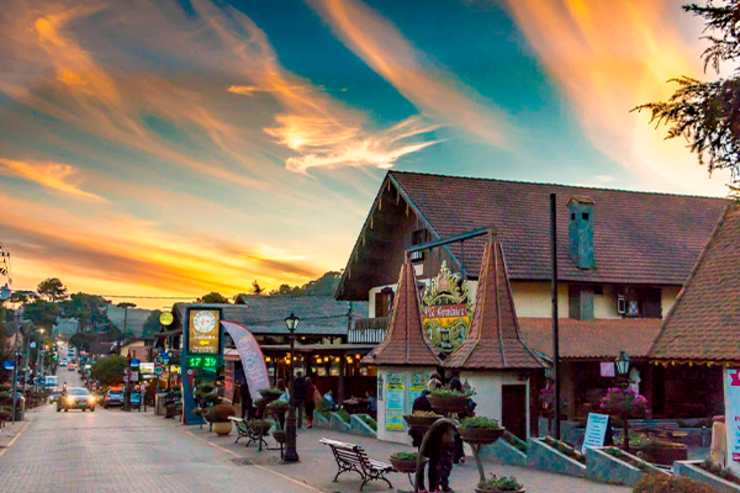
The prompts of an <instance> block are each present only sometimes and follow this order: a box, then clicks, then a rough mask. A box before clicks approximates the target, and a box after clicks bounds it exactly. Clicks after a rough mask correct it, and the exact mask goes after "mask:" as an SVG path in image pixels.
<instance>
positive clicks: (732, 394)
mask: <svg viewBox="0 0 740 493" xmlns="http://www.w3.org/2000/svg"><path fill="white" fill-rule="evenodd" d="M725 425H726V427H727V467H729V468H730V469H732V472H734V473H735V474H740V370H738V369H737V368H732V369H730V368H726V369H725Z"/></svg>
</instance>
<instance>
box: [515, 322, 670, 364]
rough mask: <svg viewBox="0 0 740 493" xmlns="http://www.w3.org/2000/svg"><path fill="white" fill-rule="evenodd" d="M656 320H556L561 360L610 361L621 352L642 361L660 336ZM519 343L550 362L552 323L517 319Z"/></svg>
mask: <svg viewBox="0 0 740 493" xmlns="http://www.w3.org/2000/svg"><path fill="white" fill-rule="evenodd" d="M660 323H661V320H660V319H659V318H641V319H615V320H574V319H571V318H561V319H559V320H558V326H559V333H560V357H561V358H582V359H594V358H596V359H612V358H616V357H617V356H619V352H620V351H624V352H625V353H627V354H628V355H629V357H630V358H644V357H646V356H647V354H648V351H649V350H650V346H651V345H652V343H653V341H654V340H655V338H656V337H657V336H658V333H659V332H660ZM519 327H520V328H521V332H522V339H524V341H525V342H526V343H527V345H528V346H529V347H530V348H532V349H534V350H536V351H538V352H540V353H542V354H544V355H546V356H547V357H549V358H552V349H553V348H552V320H551V319H549V318H520V319H519Z"/></svg>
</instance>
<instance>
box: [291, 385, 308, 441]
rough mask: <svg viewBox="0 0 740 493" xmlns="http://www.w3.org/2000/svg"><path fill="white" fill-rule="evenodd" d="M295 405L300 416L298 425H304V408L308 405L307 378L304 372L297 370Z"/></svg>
mask: <svg viewBox="0 0 740 493" xmlns="http://www.w3.org/2000/svg"><path fill="white" fill-rule="evenodd" d="M293 407H294V408H295V413H296V416H297V418H298V422H297V423H296V427H298V429H300V428H302V427H303V410H304V409H305V407H306V379H305V378H304V377H303V373H302V372H300V371H299V372H297V373H296V377H295V379H294V380H293Z"/></svg>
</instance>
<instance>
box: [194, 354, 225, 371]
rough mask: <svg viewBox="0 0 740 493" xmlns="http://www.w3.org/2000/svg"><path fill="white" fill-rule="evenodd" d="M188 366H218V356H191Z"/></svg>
mask: <svg viewBox="0 0 740 493" xmlns="http://www.w3.org/2000/svg"><path fill="white" fill-rule="evenodd" d="M188 366H189V367H190V368H214V369H215V368H216V366H218V358H216V357H215V356H190V357H189V358H188Z"/></svg>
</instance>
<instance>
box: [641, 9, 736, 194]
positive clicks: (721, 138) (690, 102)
mask: <svg viewBox="0 0 740 493" xmlns="http://www.w3.org/2000/svg"><path fill="white" fill-rule="evenodd" d="M683 9H684V10H685V11H686V12H690V13H692V14H694V15H696V16H699V17H702V18H704V21H705V27H704V32H705V33H708V35H707V36H705V37H704V39H707V40H708V41H709V42H710V46H709V47H708V48H707V49H706V50H705V51H704V53H702V55H701V56H702V59H703V60H704V70H705V72H706V70H707V67H709V66H711V67H712V68H713V69H714V71H715V72H716V73H719V72H720V68H721V65H722V64H723V62H734V61H736V60H738V59H739V58H740V0H718V1H716V2H714V1H712V0H708V1H707V4H706V5H705V6H700V5H697V4H689V5H684V7H683ZM671 82H674V83H677V84H678V85H679V87H678V89H677V90H676V92H675V93H674V94H673V96H671V97H670V99H669V100H668V101H663V102H657V103H649V104H644V105H641V106H638V107H637V108H635V109H634V110H637V111H640V110H643V109H645V110H649V111H650V112H651V115H652V116H651V119H650V122H651V123H652V122H655V123H656V124H657V125H666V126H668V127H669V128H668V136H667V138H668V139H674V138H676V137H684V138H685V139H686V140H687V141H688V142H689V147H690V149H691V152H695V153H696V154H697V156H698V159H699V163H700V164H704V163H705V160H706V159H707V157H708V163H707V165H708V169H709V173H710V174H711V172H712V171H714V170H715V169H727V170H729V171H730V174H731V177H732V183H731V184H730V188H731V190H732V191H733V192H735V193H737V192H738V191H740V188H739V187H740V69H735V71H734V74H733V75H732V77H729V78H726V79H719V80H717V81H714V82H701V81H699V80H696V79H692V78H690V77H686V76H683V77H681V78H678V79H672V80H671ZM634 110H633V111H634Z"/></svg>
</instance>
